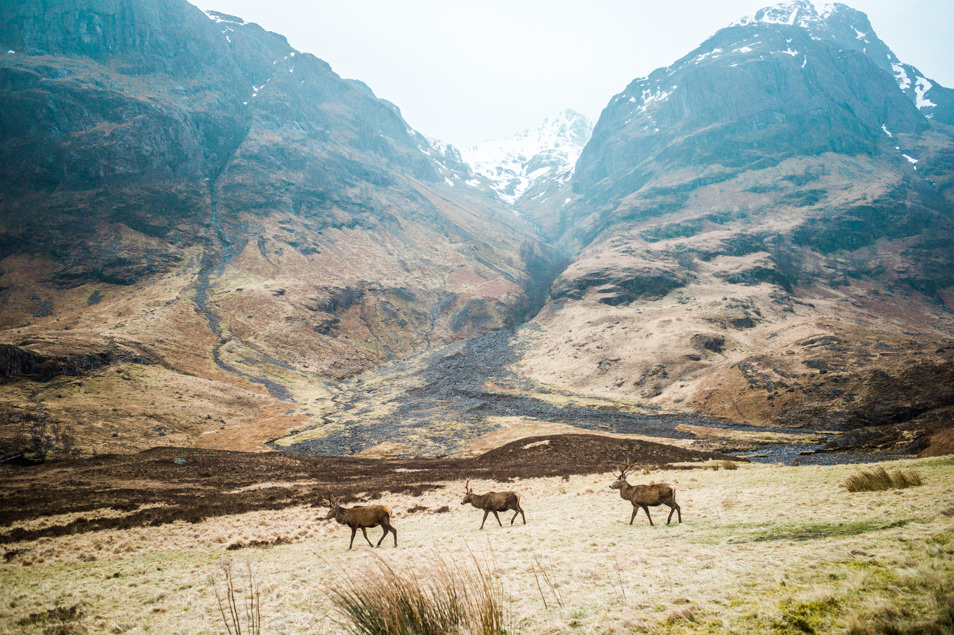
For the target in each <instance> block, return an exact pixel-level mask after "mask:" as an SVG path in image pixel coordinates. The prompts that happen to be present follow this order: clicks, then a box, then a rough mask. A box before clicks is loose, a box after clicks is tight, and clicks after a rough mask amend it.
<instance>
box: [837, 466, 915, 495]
mask: <svg viewBox="0 0 954 635" xmlns="http://www.w3.org/2000/svg"><path fill="white" fill-rule="evenodd" d="M843 485H844V486H845V488H846V489H847V490H848V491H849V492H880V491H884V490H889V489H903V488H905V487H914V486H917V485H921V475H920V474H919V473H918V472H916V471H914V470H909V471H907V472H905V471H904V470H894V471H892V472H888V470H886V469H884V468H883V467H879V468H877V469H874V470H871V471H867V472H866V471H861V472H857V473H855V474H852V475H851V476H849V477H848V478H846V479H845V482H844V483H843Z"/></svg>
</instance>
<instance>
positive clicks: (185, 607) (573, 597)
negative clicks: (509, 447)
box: [0, 457, 954, 635]
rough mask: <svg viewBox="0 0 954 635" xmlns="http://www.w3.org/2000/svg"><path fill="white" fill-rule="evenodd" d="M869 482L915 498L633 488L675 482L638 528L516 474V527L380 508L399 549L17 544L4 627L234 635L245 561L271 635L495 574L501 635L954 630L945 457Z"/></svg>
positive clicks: (253, 539)
mask: <svg viewBox="0 0 954 635" xmlns="http://www.w3.org/2000/svg"><path fill="white" fill-rule="evenodd" d="M875 467H884V468H885V469H886V470H889V471H891V470H895V469H901V468H903V469H905V470H909V469H916V470H917V472H918V473H919V474H920V475H921V478H922V481H923V484H922V485H921V486H919V487H917V488H913V489H904V490H891V491H883V492H859V493H847V492H846V491H845V489H844V488H843V487H842V483H843V482H844V481H845V479H846V478H847V477H848V476H849V475H851V474H853V473H855V472H857V467H855V466H847V465H846V466H828V467H807V466H803V467H782V466H768V465H741V466H739V467H738V469H735V470H725V469H720V470H713V469H711V467H706V466H700V469H695V470H663V471H657V472H653V473H652V474H651V475H648V476H639V477H638V478H633V479H631V482H649V481H650V480H655V481H666V482H669V483H672V484H674V485H675V487H676V497H677V500H678V501H679V504H680V505H681V506H682V510H683V523H682V524H678V523H676V522H675V521H674V522H673V524H671V525H665V524H664V523H662V522H659V518H660V517H659V514H660V512H659V508H655V509H653V510H652V511H654V512H655V515H656V516H657V518H656V520H657V523H656V526H655V527H650V526H649V524H648V522H646V519H645V518H644V517H643V516H642V514H641V515H640V516H639V517H638V518H637V521H636V523H635V524H634V525H632V526H630V525H629V524H628V521H629V516H630V512H631V506H630V505H629V504H628V503H627V502H626V501H623V500H621V499H620V498H619V496H618V494H617V493H616V492H614V491H612V490H610V489H609V484H610V483H611V482H612V480H613V476H612V475H611V474H610V473H605V474H592V475H583V476H569V477H559V476H557V477H552V478H536V479H516V480H514V481H512V482H510V483H507V484H506V489H515V490H518V491H520V492H521V494H522V499H521V500H522V503H523V507H524V509H525V510H526V515H527V524H526V525H522V524H517V525H514V526H510V525H505V527H503V528H501V527H499V526H497V524H496V523H494V522H493V521H492V519H491V520H489V521H488V523H487V525H486V527H485V529H484V530H483V531H481V530H478V527H479V524H480V515H481V513H480V512H479V511H478V510H474V509H472V508H471V507H463V506H461V504H460V501H461V498H462V496H463V490H464V488H463V483H462V482H448V483H445V484H443V485H442V486H441V487H439V488H437V489H434V490H430V491H427V492H424V493H422V494H420V495H418V496H412V495H396V494H390V493H388V492H381V493H380V496H379V498H378V499H377V500H376V501H375V502H378V501H380V502H386V503H387V504H388V505H390V506H391V507H392V508H394V516H393V519H394V524H395V526H396V527H397V529H398V532H399V533H400V535H401V540H400V542H399V544H400V547H398V548H393V547H390V546H382V547H381V548H380V549H376V550H372V549H370V548H368V547H367V545H366V544H365V543H363V542H361V541H356V542H355V545H356V547H355V548H354V549H353V550H351V551H348V549H347V542H348V537H349V536H348V530H347V528H344V527H341V526H339V525H337V524H335V523H333V522H331V521H322V520H319V518H320V517H322V516H324V510H321V509H315V508H312V507H307V506H300V505H296V506H292V507H287V508H284V509H278V510H270V511H257V512H250V513H246V514H240V515H233V516H221V517H216V518H210V519H206V520H204V521H202V522H198V523H195V524H189V523H183V522H179V523H172V524H167V525H163V526H159V527H136V528H131V529H121V530H106V531H98V532H89V533H85V534H77V535H64V536H58V537H44V538H39V539H36V540H33V541H23V542H18V543H8V544H6V545H4V546H3V549H4V551H5V558H4V563H3V565H2V568H0V587H2V588H3V589H4V598H3V600H2V603H0V632H2V633H24V634H26V635H30V634H34V633H44V632H52V630H51V629H53V628H56V627H58V626H62V627H63V629H61V630H60V631H57V632H77V633H78V632H89V633H94V632H95V633H163V634H170V633H182V634H186V633H188V634H190V635H194V634H196V633H221V632H225V627H224V625H223V623H222V617H221V614H220V610H219V607H218V604H217V602H216V599H215V594H214V590H213V587H212V584H211V581H210V578H209V576H210V575H213V574H216V573H217V572H219V571H221V563H222V562H223V560H224V559H225V558H230V559H231V560H233V561H234V562H235V563H236V566H237V568H238V570H240V571H244V570H245V567H246V564H245V563H247V562H249V563H251V566H252V568H253V570H254V572H255V578H256V581H257V582H256V585H257V591H258V592H259V593H260V611H261V632H263V633H339V632H347V628H348V627H347V620H346V618H345V617H344V616H343V615H342V614H341V612H340V611H338V610H337V609H336V606H335V600H334V595H335V592H336V590H341V589H346V588H348V587H347V586H346V585H347V584H349V582H350V583H351V584H352V585H357V586H358V587H361V586H363V585H367V584H369V582H367V577H368V576H369V575H371V576H374V575H375V574H376V573H379V572H381V571H382V570H389V571H394V572H395V573H396V574H397V575H398V576H401V577H402V578H405V579H410V578H415V577H420V576H426V575H427V574H428V572H433V571H434V570H435V568H438V569H439V567H440V566H441V563H442V562H443V563H445V564H446V565H448V566H449V567H462V568H464V569H468V568H470V567H472V566H473V564H474V563H475V562H476V563H479V564H480V565H481V566H484V567H485V570H486V571H492V572H493V577H492V582H493V583H494V584H496V585H499V587H500V594H501V595H500V597H501V598H502V600H501V611H502V615H503V618H502V619H503V622H504V624H507V625H509V626H508V628H507V632H510V633H534V634H537V633H543V634H547V633H571V632H580V633H620V632H624V633H641V632H645V633H725V632H739V633H743V632H745V633H749V632H759V633H796V632H816V633H831V632H854V633H885V632H912V631H915V630H918V629H920V630H921V632H950V629H951V628H952V627H954V625H952V624H951V614H952V613H951V611H952V607H954V599H952V595H951V587H950V581H951V580H952V579H954V557H952V556H954V525H952V523H951V514H952V513H954V460H952V459H951V458H950V457H948V458H939V459H918V460H914V461H908V462H904V463H889V464H883V465H880V466H875ZM471 486H472V487H474V488H475V489H476V490H481V491H483V490H486V489H493V488H495V487H496V488H497V489H501V487H500V483H497V482H494V481H489V480H476V481H475V480H473V479H472V480H471ZM377 531H378V530H377V529H373V530H372V531H371V535H372V537H373V536H377V535H378V534H377V533H376V532H377ZM243 579H244V578H243V577H241V576H239V580H238V583H239V584H241V581H242V580H243ZM31 616H32V617H31ZM66 629H72V630H66Z"/></svg>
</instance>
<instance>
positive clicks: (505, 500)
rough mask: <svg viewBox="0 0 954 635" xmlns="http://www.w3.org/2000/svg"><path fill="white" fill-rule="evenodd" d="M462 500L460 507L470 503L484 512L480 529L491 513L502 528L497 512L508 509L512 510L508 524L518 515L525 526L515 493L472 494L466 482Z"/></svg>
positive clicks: (468, 482)
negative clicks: (511, 516)
mask: <svg viewBox="0 0 954 635" xmlns="http://www.w3.org/2000/svg"><path fill="white" fill-rule="evenodd" d="M464 490H465V491H466V493H465V494H464V500H462V501H461V502H460V504H461V505H466V504H467V503H470V504H471V505H473V506H474V507H476V508H477V509H482V510H484V519H483V520H482V521H481V523H480V528H481V529H483V528H484V523H485V522H487V514H490V513H493V515H494V518H496V519H497V524H498V525H500V526H501V527H503V523H502V522H500V516H498V515H497V512H505V511H507V510H508V509H512V510H513V518H511V519H510V524H511V525H512V524H513V521H515V520H516V519H517V514H520V517H521V518H523V524H524V525H526V524H527V517H526V516H524V514H523V509H522V508H521V507H520V494H518V493H517V492H487V493H486V494H474V490H472V489H470V481H467V482H466V483H465V484H464Z"/></svg>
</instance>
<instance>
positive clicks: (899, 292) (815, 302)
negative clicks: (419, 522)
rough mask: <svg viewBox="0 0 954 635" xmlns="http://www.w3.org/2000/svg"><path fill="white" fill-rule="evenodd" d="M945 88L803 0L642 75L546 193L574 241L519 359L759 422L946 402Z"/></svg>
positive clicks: (951, 167)
mask: <svg viewBox="0 0 954 635" xmlns="http://www.w3.org/2000/svg"><path fill="white" fill-rule="evenodd" d="M952 96H954V91H951V90H949V89H946V88H943V87H941V86H938V85H937V84H936V83H935V82H932V81H931V80H929V79H927V78H925V77H924V76H923V75H922V74H921V73H920V72H918V71H917V69H915V68H913V67H911V66H910V65H905V64H902V63H901V62H900V61H898V60H897V58H896V57H895V56H894V54H893V53H891V51H890V49H889V48H888V47H887V46H886V45H885V44H884V43H883V42H881V41H880V40H879V39H878V38H877V36H876V35H875V34H874V32H873V30H872V28H871V25H870V24H869V23H868V20H867V18H866V17H865V16H864V15H863V14H862V13H860V12H857V11H854V10H852V9H850V8H848V7H846V6H844V5H834V7H833V8H831V9H829V10H826V11H824V12H818V11H816V9H815V8H814V6H813V5H812V4H811V3H810V2H806V1H796V2H788V3H784V4H781V5H778V6H776V7H770V8H768V9H764V10H762V11H760V12H759V13H757V14H756V15H755V16H753V17H750V18H746V19H743V20H740V21H738V22H736V23H734V24H732V25H731V26H729V27H728V28H725V29H722V30H721V31H719V32H718V33H716V34H715V35H714V36H713V37H712V38H711V39H709V40H707V41H706V42H704V43H703V44H702V45H701V46H700V47H699V48H697V49H696V50H695V51H692V52H691V53H689V54H688V55H687V56H685V57H683V58H682V59H680V60H677V61H676V62H674V63H673V64H672V65H671V66H668V67H666V68H661V69H658V70H657V71H655V72H653V73H652V74H651V75H649V76H648V77H645V78H640V79H637V80H635V81H633V82H632V83H631V84H630V85H629V86H627V87H626V89H625V90H624V91H623V92H622V93H620V94H619V95H617V96H615V97H614V98H613V99H612V100H611V101H610V103H609V105H608V106H607V108H606V109H605V110H604V112H603V114H602V116H601V118H600V120H599V121H598V122H597V124H596V127H595V129H594V131H593V136H592V139H591V141H590V142H589V144H588V145H587V146H586V148H585V149H584V150H583V152H582V154H581V157H580V160H579V162H578V164H577V166H576V170H575V172H574V176H573V181H572V194H571V195H570V197H569V198H570V200H569V201H567V200H566V199H565V198H563V197H562V196H561V197H560V198H558V199H555V200H551V201H550V202H549V203H548V204H549V205H550V213H551V214H553V215H554V216H559V218H560V222H559V224H557V225H555V227H556V228H557V229H558V230H560V231H561V233H560V239H561V241H562V242H563V244H564V245H565V247H566V248H567V250H568V251H569V252H571V253H579V255H578V256H577V257H576V258H575V259H574V261H573V262H572V264H571V265H570V266H569V267H568V268H567V270H566V271H564V272H563V274H562V275H561V276H559V278H558V279H557V280H556V282H555V283H554V285H553V287H552V289H551V296H550V300H549V302H548V304H547V307H546V308H545V309H544V310H543V311H542V312H541V313H540V315H538V317H537V318H536V319H535V320H534V321H533V323H532V326H533V328H527V329H524V331H523V339H524V343H525V345H526V346H527V347H528V351H527V352H526V353H525V354H524V357H523V362H522V365H521V369H522V371H523V372H525V373H527V374H528V375H529V376H530V377H533V378H535V379H536V380H538V381H542V382H547V383H550V384H554V385H557V386H562V387H565V388H568V389H569V388H572V389H573V390H576V391H583V392H589V393H594V394H598V395H602V396H604V397H614V398H620V399H633V398H635V399H641V400H645V401H647V402H649V403H653V404H656V405H659V406H663V407H666V408H670V409H675V410H689V411H694V412H697V413H703V414H707V415H718V416H725V417H728V418H732V419H736V420H744V421H750V422H763V423H764V422H769V423H785V424H792V425H806V426H809V425H811V426H822V427H826V426H830V427H838V428H858V427H864V426H869V425H875V424H899V425H906V426H911V427H912V429H913V428H914V427H918V426H920V429H922V430H923V429H924V428H925V427H932V426H936V425H937V422H939V421H945V420H948V421H949V416H950V408H951V406H952V404H954V373H952V370H951V369H952V367H954V366H952V361H954V319H952V317H951V315H952V314H951V309H952V308H954V261H952V255H954V212H952V210H954V181H952V177H954V160H952V159H954V129H952V128H951V126H950V122H951V117H952V116H954V102H952ZM567 360H572V363H570V364H568V363H567ZM914 436H916V435H913V436H912V438H913V437H914Z"/></svg>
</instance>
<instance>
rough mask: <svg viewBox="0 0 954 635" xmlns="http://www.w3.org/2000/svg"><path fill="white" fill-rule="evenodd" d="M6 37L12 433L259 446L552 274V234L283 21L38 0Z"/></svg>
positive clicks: (186, 8) (509, 307)
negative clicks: (32, 428) (479, 185)
mask: <svg viewBox="0 0 954 635" xmlns="http://www.w3.org/2000/svg"><path fill="white" fill-rule="evenodd" d="M0 46H2V47H3V50H4V51H9V52H7V53H5V54H4V55H3V56H2V57H0V77H2V82H0V89H2V94H3V101H4V108H3V109H0V134H2V138H3V143H2V144H0V160H2V163H3V166H4V168H3V169H2V171H0V228H2V231H0V294H2V305H3V310H2V311H0V361H2V364H0V368H2V378H3V379H4V380H5V381H6V385H5V386H4V390H3V393H2V398H0V414H2V415H3V420H2V421H3V422H4V424H5V425H4V426H3V429H2V430H0V436H4V437H6V438H8V439H9V438H10V437H11V436H12V435H13V434H14V433H15V432H16V430H17V429H22V428H23V427H24V425H25V424H28V423H30V422H33V423H35V424H36V425H41V424H42V425H47V423H50V422H52V423H56V422H60V423H63V424H67V425H70V426H71V427H72V428H73V432H74V434H75V435H76V436H77V437H79V438H80V443H81V445H83V447H84V448H85V449H86V450H96V451H102V450H116V449H133V448H137V447H145V446H149V445H155V444H157V443H164V444H168V443H173V444H194V443H204V444H208V445H217V444H219V445H229V444H232V445H234V446H235V447H260V444H261V442H262V441H263V440H265V439H268V438H271V437H273V436H275V435H277V434H280V433H282V432H284V431H286V430H287V429H288V428H290V427H293V426H294V425H296V423H297V422H298V421H300V417H299V418H295V417H294V416H289V415H288V414H287V413H289V412H290V408H289V405H290V404H295V403H302V402H306V401H312V400H313V399H315V398H317V397H321V396H323V395H326V394H327V392H328V390H329V386H331V385H332V384H331V383H329V382H333V381H334V380H338V379H341V378H344V377H350V376H353V375H355V374H357V373H360V372H362V371H364V370H366V369H368V368H372V367H374V366H376V365H377V364H379V363H381V362H382V361H383V360H386V359H388V358H390V357H392V356H400V355H403V354H406V353H407V352H408V351H411V350H415V349H418V348H421V347H427V346H434V345H439V344H441V343H447V342H451V341H454V340H457V339H459V338H461V337H465V336H468V335H472V334H475V333H482V332H486V331H488V330H492V329H495V328H499V327H501V326H505V325H508V324H512V323H513V322H514V321H515V320H518V319H520V318H521V317H522V316H523V315H524V314H526V313H527V312H528V311H530V310H532V309H533V307H534V305H535V303H537V302H539V298H541V297H542V294H543V293H544V292H545V289H546V286H547V283H548V281H549V277H550V276H551V274H550V273H549V271H550V267H551V264H550V263H551V260H552V258H551V256H550V255H549V254H548V253H547V252H546V251H545V250H544V249H542V248H541V247H540V245H539V244H538V243H537V242H536V239H535V238H534V237H533V234H532V232H531V231H530V230H529V228H528V227H525V226H524V225H523V224H522V222H521V221H520V220H519V219H517V218H515V217H514V216H513V215H512V213H510V212H509V211H508V210H506V209H505V208H504V207H503V206H501V205H495V204H494V203H492V202H491V201H489V200H487V199H486V197H484V196H481V195H480V194H478V193H468V191H467V188H464V187H461V186H459V185H458V183H459V182H460V181H462V180H463V178H465V177H466V175H467V171H466V167H465V166H464V165H463V164H462V163H460V162H459V159H458V157H457V156H456V155H455V154H454V153H453V152H451V151H449V150H447V149H446V148H442V147H438V146H433V145H431V144H430V143H429V142H428V141H427V140H426V139H425V138H424V137H423V136H422V135H420V134H418V133H416V132H414V131H413V130H410V129H409V128H408V126H407V125H406V123H405V122H404V121H403V119H402V118H401V116H400V112H399V111H398V109H397V108H396V107H395V106H393V105H392V104H389V103H387V102H385V101H382V100H378V99H377V98H375V96H374V94H373V93H372V92H371V90H370V89H369V88H368V87H367V86H365V85H363V84H361V83H360V82H355V81H346V80H342V79H341V78H339V77H338V76H337V75H336V74H335V73H334V72H332V70H331V69H330V68H329V67H328V65H327V64H325V63H324V62H322V61H321V60H320V59H318V58H316V57H314V56H312V55H309V54H302V53H300V52H297V51H295V50H293V49H292V48H291V47H289V45H288V43H287V42H286V41H285V39H284V38H283V37H281V36H279V35H277V34H274V33H268V32H266V31H264V30H262V29H261V28H260V27H258V26H257V25H254V24H246V23H245V22H243V21H242V20H241V19H239V18H235V17H232V16H226V15H222V14H215V13H213V14H210V15H205V14H203V13H202V12H201V11H199V10H198V9H196V8H195V7H193V6H191V5H189V4H187V3H186V2H185V1H184V0H158V1H156V2H149V3H141V2H134V1H132V0H119V1H118V2H116V1H112V0H110V1H107V0H68V1H67V2H58V3H54V4H52V5H51V4H50V3H47V2H41V1H40V0H28V1H26V2H17V3H4V4H3V5H2V6H0ZM78 375H82V377H81V378H80V377H78ZM211 432H214V434H210V433H211ZM230 435H231V436H230ZM149 437H151V438H149ZM246 437H247V438H246Z"/></svg>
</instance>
